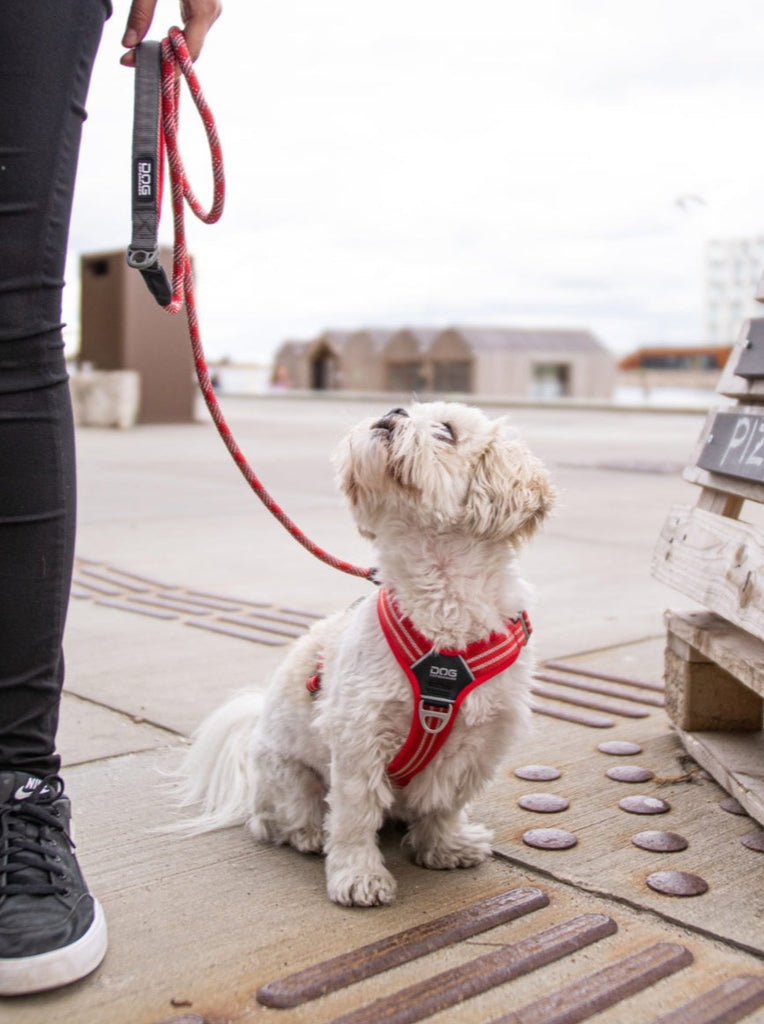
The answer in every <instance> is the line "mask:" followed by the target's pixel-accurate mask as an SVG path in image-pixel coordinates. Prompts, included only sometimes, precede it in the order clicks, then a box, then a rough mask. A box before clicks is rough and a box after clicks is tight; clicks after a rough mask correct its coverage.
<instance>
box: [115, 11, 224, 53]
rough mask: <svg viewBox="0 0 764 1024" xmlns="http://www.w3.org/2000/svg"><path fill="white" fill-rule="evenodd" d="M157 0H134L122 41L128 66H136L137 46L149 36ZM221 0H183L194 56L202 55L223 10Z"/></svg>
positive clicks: (188, 40)
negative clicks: (205, 42)
mask: <svg viewBox="0 0 764 1024" xmlns="http://www.w3.org/2000/svg"><path fill="white" fill-rule="evenodd" d="M156 5H157V0H132V4H131V5H130V13H129V14H128V16H127V26H126V28H125V34H124V36H123V37H122V45H123V46H125V47H127V53H125V54H123V55H122V57H121V58H120V64H124V65H125V67H128V68H132V67H135V47H136V46H137V45H138V43H140V42H141V40H142V39H143V38H144V37H145V35H146V33H147V32H148V30H149V27H150V26H151V22H152V19H153V17H154V10H155V8H156ZM222 9H223V8H222V5H221V3H220V0H180V16H181V18H182V20H183V35H184V36H185V37H186V45H187V46H188V52H189V53H190V54H191V59H192V60H196V58H197V57H198V56H199V54H200V52H201V49H202V46H203V45H204V40H205V38H206V36H207V32H208V31H209V29H210V27H211V25H213V24H214V22H216V21H217V19H218V18H219V17H220V13H221V11H222Z"/></svg>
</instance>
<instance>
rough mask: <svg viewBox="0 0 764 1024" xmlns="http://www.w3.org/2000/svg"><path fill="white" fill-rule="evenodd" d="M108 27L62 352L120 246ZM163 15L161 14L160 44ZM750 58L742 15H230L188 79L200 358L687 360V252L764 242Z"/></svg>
mask: <svg viewBox="0 0 764 1024" xmlns="http://www.w3.org/2000/svg"><path fill="white" fill-rule="evenodd" d="M115 8H116V10H115V14H114V16H113V18H112V20H111V22H110V24H109V25H108V26H107V29H106V33H105V36H104V41H103V44H102V47H101V51H100V53H99V57H98V61H97V65H96V69H95V72H94V77H93V82H92V86H91V93H90V100H89V104H88V109H89V114H90V116H89V119H88V122H87V124H86V126H85V137H84V142H83V149H82V156H81V161H80V174H79V180H78V188H77V197H76V203H75V210H74V221H73V225H72V235H71V253H72V258H71V259H70V265H69V268H68V280H69V282H70V285H71V287H70V288H69V294H68V297H67V304H66V314H67V318H68V320H69V322H70V325H71V326H70V328H69V332H68V339H69V344H70V347H71V348H72V349H74V348H76V345H77V333H78V330H77V320H78V312H77V310H78V303H79V288H78V281H77V268H78V260H79V256H80V254H82V253H93V252H102V251H111V250H114V249H123V248H125V247H126V245H127V243H128V241H129V230H130V229H129V147H130V134H131V122H132V77H133V76H132V72H131V71H129V70H127V69H125V68H122V67H121V66H120V65H119V63H118V59H119V55H120V53H121V52H122V51H121V49H120V47H119V39H120V37H121V35H122V31H123V29H124V21H125V17H126V12H127V2H126V0H115ZM177 10H178V5H177V3H176V2H175V0H159V5H158V15H157V17H156V20H155V28H156V32H155V33H154V37H155V38H159V37H160V36H161V35H163V34H165V32H166V30H167V28H168V27H169V26H170V24H173V23H176V22H177V18H178V15H177ZM763 55H764V21H763V20H762V16H761V6H760V4H759V3H758V2H756V0H641V2H640V3H638V4H637V3H628V4H626V3H623V2H621V3H618V2H615V3H614V2H613V0H577V2H571V0H522V2H518V0H386V2H385V3H380V2H377V3H374V4H372V3H369V2H368V0H321V2H317V0H227V3H226V6H225V9H224V13H223V15H222V17H221V19H220V21H219V22H218V23H217V25H216V26H215V27H214V28H213V30H212V32H211V34H210V36H209V37H208V43H207V46H206V49H205V51H204V53H203V54H202V57H201V59H200V61H199V63H198V65H197V70H198V74H199V78H200V81H201V83H202V87H203V89H204V92H205V95H206V97H207V99H208V101H209V103H210V106H211V108H212V110H213V112H214V114H215V117H216V120H217V124H218V130H219V133H220V137H221V141H222V144H223V152H224V156H225V164H226V177H227V205H226V210H225V213H224V216H223V218H222V220H221V221H220V222H219V224H217V225H215V226H213V227H206V226H204V225H201V224H199V223H198V222H197V221H195V220H193V218H192V223H190V224H189V228H188V232H189V236H190V248H191V250H192V252H193V254H194V257H195V262H196V269H197V281H198V293H199V306H200V312H201V317H202V334H203V338H204V342H205V347H206V349H207V352H208V355H209V356H210V357H211V358H215V357H219V356H225V355H229V356H232V357H233V358H235V359H237V360H240V361H268V360H269V359H270V357H271V355H272V354H273V352H274V351H275V349H276V347H277V346H278V345H279V344H280V343H281V342H282V341H283V340H285V339H291V338H307V337H312V336H314V335H315V334H316V333H318V332H319V331H320V330H322V329H324V328H327V327H350V328H355V327H365V326H380V327H385V326H387V327H399V326H402V325H427V326H441V325H447V324H450V323H462V324H473V325H479V324H502V325H509V326H524V325H538V326H542V325H562V326H571V327H586V328H590V329H591V330H593V331H594V332H595V333H596V334H597V335H598V336H599V337H600V338H601V339H602V341H603V342H605V344H607V345H608V346H609V347H610V348H612V349H613V350H615V351H616V352H624V351H627V350H629V349H631V348H634V347H636V346H638V345H642V344H650V343H656V342H695V341H698V340H702V332H703V310H702V303H703V287H702V274H703V246H704V242H705V240H706V238H708V237H734V236H740V235H755V234H757V233H764V142H763V139H764V129H763V128H762V113H763V112H764V57H763ZM187 101H188V102H187ZM184 115H185V123H186V124H189V123H190V122H191V121H192V120H193V119H194V118H195V113H194V112H193V107H192V105H191V103H190V101H189V100H188V97H187V96H184V102H183V108H182V118H183V116H184ZM197 143H198V139H197V138H196V135H191V136H190V138H188V139H187V141H186V152H187V162H188V164H189V170H190V173H191V178H192V181H193V183H194V185H195V187H196V191H197V193H198V194H200V196H201V197H203V198H205V201H206V197H207V196H208V195H210V194H211V186H210V184H209V171H208V165H207V162H206V157H205V156H204V153H203V150H202V149H201V148H199V147H198V146H197ZM683 197H685V198H683ZM686 197H697V198H689V199H688V198H686ZM162 229H163V239H164V240H165V241H169V240H170V237H171V236H170V215H169V208H166V209H165V213H164V218H163V225H162ZM730 340H733V339H730Z"/></svg>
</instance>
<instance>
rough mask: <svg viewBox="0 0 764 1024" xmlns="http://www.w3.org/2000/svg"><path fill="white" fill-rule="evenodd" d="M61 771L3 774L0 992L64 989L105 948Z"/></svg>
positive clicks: (100, 913)
mask: <svg viewBox="0 0 764 1024" xmlns="http://www.w3.org/2000/svg"><path fill="white" fill-rule="evenodd" d="M63 794H64V783H63V782H62V780H61V779H60V778H58V777H57V776H54V777H51V778H48V779H38V778H35V777H34V776H30V775H28V774H27V773H26V772H12V771H7V772H0V996H16V995H24V994H28V993H30V992H42V991H44V990H45V989H50V988H58V987H60V986H61V985H68V984H69V983H70V982H72V981H77V980H78V979H79V978H84V977H85V975H86V974H90V972H91V971H94V970H95V969H96V967H97V966H98V965H99V964H100V962H101V961H102V960H103V958H104V955H105V953H106V921H105V919H104V916H103V911H102V909H101V905H100V904H99V903H98V901H97V900H96V899H95V898H94V897H93V896H91V895H90V893H89V892H88V888H87V885H86V884H85V880H84V878H83V877H82V873H81V871H80V869H79V866H78V864H77V859H76V857H75V856H74V843H73V842H72V840H71V838H70V832H71V825H70V819H71V807H70V804H69V798H68V797H65V796H64V795H63Z"/></svg>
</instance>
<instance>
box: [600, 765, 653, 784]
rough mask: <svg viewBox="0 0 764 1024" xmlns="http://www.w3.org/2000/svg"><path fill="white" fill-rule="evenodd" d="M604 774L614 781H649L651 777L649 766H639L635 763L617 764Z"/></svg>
mask: <svg viewBox="0 0 764 1024" xmlns="http://www.w3.org/2000/svg"><path fill="white" fill-rule="evenodd" d="M605 774H606V775H607V777H608V778H609V779H614V780H615V781H616V782H649V781H650V779H652V778H653V773H652V772H651V771H650V769H649V768H640V767H639V765H637V764H617V765H615V766H614V767H613V768H608V770H607V771H606V772H605Z"/></svg>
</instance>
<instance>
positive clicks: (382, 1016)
mask: <svg viewBox="0 0 764 1024" xmlns="http://www.w3.org/2000/svg"><path fill="white" fill-rule="evenodd" d="M617 931H618V925H617V924H616V923H615V921H614V920H613V919H612V918H611V917H607V916H606V915H604V914H582V915H581V916H580V917H576V918H573V919H572V920H570V921H563V922H562V923H561V924H558V925H553V926H552V927H551V928H547V929H545V930H544V931H542V932H537V933H536V934H534V935H528V936H526V938H524V939H519V940H518V941H517V942H514V943H512V944H511V945H508V946H501V947H500V948H498V949H495V950H493V951H492V952H490V953H484V954H483V955H482V956H479V957H476V958H475V959H474V960H469V961H467V962H466V963H463V964H460V965H459V966H454V965H452V966H451V967H450V968H449V969H448V970H446V971H443V972H441V973H440V974H435V975H433V976H432V977H429V978H425V979H424V980H423V981H419V982H414V983H413V984H411V985H408V986H407V987H406V988H402V989H399V990H398V991H393V992H389V993H388V994H387V995H384V996H381V997H380V998H379V999H375V1000H374V1002H372V1003H367V1004H366V1005H365V1006H361V1007H359V1008H358V1009H355V1010H350V1011H349V1012H348V1013H343V1014H342V1015H341V1016H339V1017H335V1018H334V1019H333V1021H332V1024H382V1022H385V1024H393V1022H395V1024H403V1022H406V1024H413V1022H414V1021H419V1020H424V1018H425V1017H430V1016H431V1015H432V1014H435V1013H439V1012H440V1011H441V1010H447V1009H450V1008H451V1007H459V1008H460V1009H461V1008H462V1006H463V1004H464V1002H465V1000H467V999H472V998H473V997H474V996H477V995H480V994H481V993H483V992H487V991H489V989H492V988H495V987H496V986H497V985H504V984H506V983H507V982H509V981H512V980H513V979H515V978H519V977H522V976H523V975H525V974H529V973H530V972H531V971H535V970H538V969H539V968H540V967H545V966H547V965H548V964H552V963H554V962H555V961H558V960H562V959H564V958H565V957H569V956H571V955H572V954H574V953H576V952H577V951H578V950H581V949H584V948H585V947H586V946H590V945H592V943H595V942H599V941H600V940H601V939H604V938H607V937H608V936H609V935H614V934H615V932H617ZM457 1012H459V1016H460V1017H461V1016H462V1014H461V1012H460V1011H457ZM557 1019H558V1020H559V1019H560V1018H557ZM578 1019H579V1020H580V1019H581V1018H580V1017H579V1018H578ZM547 1020H551V1018H549V1017H547Z"/></svg>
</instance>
